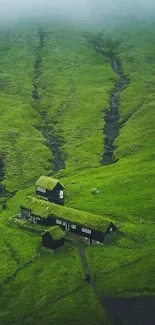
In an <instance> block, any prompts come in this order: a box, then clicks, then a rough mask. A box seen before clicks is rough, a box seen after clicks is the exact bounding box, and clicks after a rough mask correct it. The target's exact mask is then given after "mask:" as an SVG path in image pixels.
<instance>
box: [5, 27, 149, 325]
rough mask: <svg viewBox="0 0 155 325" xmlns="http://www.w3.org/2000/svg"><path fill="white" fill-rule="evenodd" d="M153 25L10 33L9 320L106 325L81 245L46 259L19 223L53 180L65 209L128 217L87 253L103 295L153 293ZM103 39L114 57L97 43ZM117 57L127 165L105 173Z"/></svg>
mask: <svg viewBox="0 0 155 325" xmlns="http://www.w3.org/2000/svg"><path fill="white" fill-rule="evenodd" d="M154 27H155V26H154V23H152V22H150V23H148V24H146V23H145V22H144V23H143V22H141V23H135V22H132V23H131V24H130V23H128V24H125V23H124V24H123V25H120V26H119V27H115V28H113V27H107V28H105V29H104V30H91V31H87V30H82V29H78V28H75V27H74V26H69V25H60V24H54V23H53V24H52V23H51V22H45V23H44V24H37V23H32V22H31V23H29V26H27V25H24V24H22V25H21V24H19V25H18V24H17V25H16V26H15V27H11V28H10V29H9V28H7V29H6V30H1V31H0V43H1V49H0V65H1V71H0V161H1V160H2V161H3V163H4V172H5V177H4V179H3V181H2V182H1V183H2V184H4V185H5V186H6V194H7V196H8V197H10V196H13V197H12V198H10V199H8V203H7V209H6V210H5V211H4V210H2V209H1V208H0V216H1V218H0V230H1V239H0V241H1V260H2V261H3V266H2V268H1V271H0V285H1V289H2V290H3V291H2V292H3V294H2V295H1V298H0V310H1V312H0V322H1V323H3V324H8V325H10V324H16V325H18V324H21V323H22V325H28V324H31V323H33V324H40V325H41V324H43V323H45V324H46V325H48V324H50V325H52V324H53V325H54V324H62V322H63V324H69V325H70V324H72V322H73V319H74V324H75V325H76V324H77V325H79V324H81V325H84V324H86V322H88V320H89V322H88V323H89V324H92V325H98V324H102V325H104V324H107V320H106V312H104V311H103V309H102V308H101V307H100V305H99V303H98V301H97V299H96V297H95V295H94V293H93V292H92V290H91V288H90V287H89V286H88V285H87V284H83V278H84V274H83V270H82V266H81V261H80V258H79V255H78V252H77V249H76V247H72V246H70V245H69V246H68V245H67V246H65V247H64V249H62V250H60V251H58V252H57V253H56V254H55V255H52V254H49V253H45V252H41V250H40V238H39V236H37V235H35V234H31V233H29V232H26V231H24V230H20V229H18V228H16V227H15V225H12V224H11V223H9V221H8V220H9V217H10V216H12V215H15V214H16V213H18V211H19V206H20V204H21V202H22V201H23V200H24V199H25V197H26V196H27V195H33V191H34V189H33V184H34V183H35V182H36V180H37V179H38V178H39V176H40V175H42V174H44V175H54V176H55V177H56V178H60V180H61V181H62V183H63V184H64V185H65V189H66V194H65V200H66V201H65V205H67V206H69V207H72V208H76V209H78V210H82V211H87V212H90V213H93V214H95V215H97V214H99V215H100V216H106V215H107V217H108V218H110V217H111V218H113V220H116V222H117V225H118V228H119V232H118V234H117V236H116V237H115V238H114V239H113V241H112V242H111V243H109V244H107V245H106V246H104V247H102V246H91V247H88V248H87V250H86V256H87V260H88V263H89V266H90V268H91V272H92V274H94V273H96V272H97V273H100V275H97V278H96V284H97V287H98V289H99V290H100V291H101V292H103V293H104V294H105V295H112V296H123V297H124V296H128V297H130V296H141V295H154V293H155V281H154V280H155V279H154V272H153V270H154V267H155V258H154V248H155V236H154V229H155V223H154V208H155V203H154V194H155V178H154V169H155V150H154V140H155V131H154V130H155V122H154V121H155V118H154V117H155V111H154V106H155V92H154V84H155V58H154V50H155V45H154ZM98 32H99V33H101V34H98ZM88 36H89V37H88ZM99 38H100V43H99V47H100V49H101V50H102V51H103V52H104V53H103V55H101V54H100V53H99V52H98V51H97V49H96V50H95V49H94V47H93V43H92V40H95V42H96V41H98V39H99ZM111 54H112V55H114V56H115V57H116V58H117V59H118V61H119V62H120V66H121V71H122V73H123V74H124V75H125V76H126V77H127V78H128V80H129V84H128V85H127V87H125V88H124V90H123V91H122V92H121V95H120V98H119V115H120V120H119V124H120V134H119V136H118V137H117V139H116V141H115V146H116V150H115V157H116V158H117V159H118V161H117V163H115V164H111V165H109V166H102V163H101V160H102V156H103V153H104V139H105V135H104V132H103V129H104V124H105V121H104V116H105V114H106V111H107V109H108V108H109V100H110V97H111V94H112V93H113V91H114V89H115V85H116V82H117V80H118V76H117V75H116V74H115V73H114V71H113V69H112V67H111V62H110V55H111ZM61 167H64V169H62V168H61ZM94 188H95V189H98V191H99V193H98V194H97V195H94V194H93V189H94ZM1 200H2V201H3V198H2V199H1ZM4 200H5V198H4ZM17 306H18V308H17ZM79 310H80V313H79ZM66 315H68V316H67V317H66Z"/></svg>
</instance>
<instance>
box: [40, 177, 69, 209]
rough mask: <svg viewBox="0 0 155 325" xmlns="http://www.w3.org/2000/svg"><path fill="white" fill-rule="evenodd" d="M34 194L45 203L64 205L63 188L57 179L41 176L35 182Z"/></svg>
mask: <svg viewBox="0 0 155 325" xmlns="http://www.w3.org/2000/svg"><path fill="white" fill-rule="evenodd" d="M36 194H37V195H39V196H40V197H42V198H44V199H45V200H47V201H50V202H53V203H55V204H59V205H64V186H63V184H62V183H61V182H60V181H59V180H58V179H55V178H52V177H47V176H41V177H40V178H39V179H38V181H37V182H36Z"/></svg>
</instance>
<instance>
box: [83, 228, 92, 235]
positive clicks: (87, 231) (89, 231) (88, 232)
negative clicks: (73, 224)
mask: <svg viewBox="0 0 155 325" xmlns="http://www.w3.org/2000/svg"><path fill="white" fill-rule="evenodd" d="M81 231H82V232H85V233H87V234H91V230H90V229H87V228H81Z"/></svg>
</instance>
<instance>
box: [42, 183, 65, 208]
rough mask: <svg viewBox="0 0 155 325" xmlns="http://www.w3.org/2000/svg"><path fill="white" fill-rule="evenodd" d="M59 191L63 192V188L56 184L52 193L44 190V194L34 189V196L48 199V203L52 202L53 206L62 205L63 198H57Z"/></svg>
mask: <svg viewBox="0 0 155 325" xmlns="http://www.w3.org/2000/svg"><path fill="white" fill-rule="evenodd" d="M60 190H63V187H62V186H61V184H59V183H58V184H57V185H56V187H55V188H54V189H53V190H52V191H50V190H46V192H45V193H42V192H40V191H38V190H37V188H36V194H37V195H39V196H41V197H44V198H48V201H50V202H53V203H55V204H59V205H64V197H63V199H60V198H59V192H60Z"/></svg>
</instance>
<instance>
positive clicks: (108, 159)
mask: <svg viewBox="0 0 155 325" xmlns="http://www.w3.org/2000/svg"><path fill="white" fill-rule="evenodd" d="M111 66H112V69H113V71H114V72H115V73H116V75H117V76H118V77H119V79H118V81H117V83H116V86H115V89H114V92H113V94H112V96H111V100H110V107H109V110H108V111H107V112H106V115H105V118H104V120H105V126H104V130H103V132H104V134H105V140H104V154H103V157H102V164H103V165H110V164H113V163H115V162H116V159H115V156H114V150H115V149H116V146H115V145H114V141H115V139H116V138H117V137H118V135H119V131H120V126H119V117H120V116H119V99H120V93H121V91H122V90H123V89H124V87H125V86H126V85H127V84H128V80H127V78H126V77H125V76H124V75H123V73H122V72H121V68H120V64H119V62H118V60H117V59H116V58H115V57H112V58H111Z"/></svg>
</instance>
